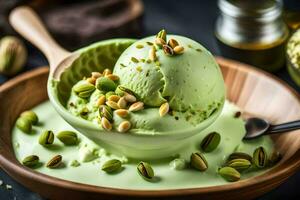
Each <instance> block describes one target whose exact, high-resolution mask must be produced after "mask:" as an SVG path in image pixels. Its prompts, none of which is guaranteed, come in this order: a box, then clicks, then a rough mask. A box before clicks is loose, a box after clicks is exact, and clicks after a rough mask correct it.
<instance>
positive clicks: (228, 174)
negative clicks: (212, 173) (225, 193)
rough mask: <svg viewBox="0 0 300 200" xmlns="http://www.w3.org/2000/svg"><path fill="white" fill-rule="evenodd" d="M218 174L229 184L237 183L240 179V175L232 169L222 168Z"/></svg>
mask: <svg viewBox="0 0 300 200" xmlns="http://www.w3.org/2000/svg"><path fill="white" fill-rule="evenodd" d="M218 173H219V174H220V175H221V176H222V177H223V178H224V179H225V180H227V181H229V182H234V181H238V180H240V178H241V174H240V173H239V172H238V171H237V170H236V169H234V168H232V167H223V168H221V169H219V172H218Z"/></svg>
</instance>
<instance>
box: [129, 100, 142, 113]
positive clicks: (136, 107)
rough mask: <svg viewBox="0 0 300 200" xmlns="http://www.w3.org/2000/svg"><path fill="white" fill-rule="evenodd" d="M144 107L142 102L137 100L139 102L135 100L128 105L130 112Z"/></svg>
mask: <svg viewBox="0 0 300 200" xmlns="http://www.w3.org/2000/svg"><path fill="white" fill-rule="evenodd" d="M143 109H144V103H143V102H141V101H139V102H135V103H133V104H132V105H131V106H130V107H129V109H128V110H129V111H131V112H136V111H139V110H143Z"/></svg>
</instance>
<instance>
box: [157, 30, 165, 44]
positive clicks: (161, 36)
mask: <svg viewBox="0 0 300 200" xmlns="http://www.w3.org/2000/svg"><path fill="white" fill-rule="evenodd" d="M156 38H161V39H163V40H164V41H165V42H166V41H167V31H166V30H165V29H162V30H161V31H159V32H158V33H157V34H156Z"/></svg>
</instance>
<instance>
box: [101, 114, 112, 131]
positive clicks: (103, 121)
mask: <svg viewBox="0 0 300 200" xmlns="http://www.w3.org/2000/svg"><path fill="white" fill-rule="evenodd" d="M101 126H102V128H104V129H105V130H107V131H111V129H112V124H111V123H110V121H108V119H106V117H102V118H101Z"/></svg>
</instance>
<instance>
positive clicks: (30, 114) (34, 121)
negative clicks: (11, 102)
mask: <svg viewBox="0 0 300 200" xmlns="http://www.w3.org/2000/svg"><path fill="white" fill-rule="evenodd" d="M20 116H21V117H23V118H26V119H28V120H29V121H30V122H31V123H32V124H33V125H36V124H37V123H38V122H39V118H38V116H37V114H36V113H35V112H33V111H31V110H27V111H24V112H22V113H21V115H20Z"/></svg>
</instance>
